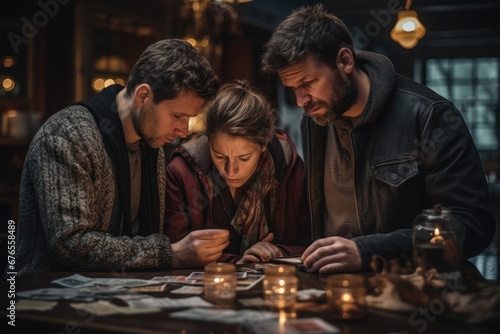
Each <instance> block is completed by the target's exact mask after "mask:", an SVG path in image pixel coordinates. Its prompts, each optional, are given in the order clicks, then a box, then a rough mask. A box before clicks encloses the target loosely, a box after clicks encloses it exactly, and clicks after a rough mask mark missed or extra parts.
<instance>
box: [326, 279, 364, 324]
mask: <svg viewBox="0 0 500 334" xmlns="http://www.w3.org/2000/svg"><path fill="white" fill-rule="evenodd" d="M365 294H366V289H365V280H364V278H363V276H359V275H351V274H340V275H333V276H330V277H328V280H327V286H326V295H327V301H328V306H329V308H330V309H331V310H332V312H333V313H332V316H333V317H334V318H335V319H344V320H355V319H361V318H363V317H365V315H366V304H365Z"/></svg>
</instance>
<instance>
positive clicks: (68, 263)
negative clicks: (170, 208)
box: [26, 129, 172, 270]
mask: <svg viewBox="0 0 500 334" xmlns="http://www.w3.org/2000/svg"><path fill="white" fill-rule="evenodd" d="M78 131H79V130H78V129H77V130H75V132H78ZM79 134H81V133H79ZM79 134H78V133H77V134H75V135H74V136H73V138H72V139H71V140H68V139H67V138H66V137H61V136H55V135H50V134H47V135H45V136H43V137H41V138H40V139H39V140H38V141H37V142H36V143H34V146H33V147H32V148H30V150H31V151H32V154H31V156H30V160H29V161H27V162H26V163H28V164H30V165H31V166H34V167H33V168H31V170H30V173H31V183H32V184H33V186H34V192H35V195H36V198H37V202H36V204H37V206H38V208H37V209H38V212H39V215H40V220H41V222H42V226H43V231H44V234H45V242H46V243H47V247H48V250H49V253H50V258H51V262H52V263H53V264H54V265H56V266H63V267H71V268H78V269H85V270H109V269H115V270H123V269H138V268H168V267H170V265H171V263H172V252H171V247H170V240H169V238H168V237H167V236H165V235H162V234H159V233H157V234H152V235H150V236H148V237H139V236H137V237H134V238H131V237H128V236H115V235H113V234H111V233H110V232H109V230H110V217H111V215H110V214H105V213H104V212H102V211H103V210H101V209H102V208H103V204H102V203H103V202H106V201H108V203H109V201H114V200H116V198H115V197H114V191H110V190H109V189H110V188H111V189H114V187H110V184H111V183H113V182H114V179H113V178H112V177H109V176H111V175H112V172H110V171H109V170H108V171H104V170H103V169H104V168H103V163H102V160H103V158H102V157H101V156H100V154H99V153H100V152H99V151H98V150H96V147H92V144H89V142H92V139H91V140H88V141H87V142H82V141H80V140H74V139H75V138H78V139H81V138H80V137H79ZM97 140H99V139H96V141H97ZM103 151H104V150H103ZM101 153H103V152H101ZM107 176H108V177H107ZM106 185H107V186H108V187H107V188H106V187H105V186H106ZM103 188H104V189H103ZM111 193H112V194H111ZM105 194H108V196H106V195H105ZM112 205H113V204H112V203H111V206H109V205H108V207H111V208H112V207H113V206H112Z"/></svg>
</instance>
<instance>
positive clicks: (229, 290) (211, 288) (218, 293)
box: [203, 262, 237, 306]
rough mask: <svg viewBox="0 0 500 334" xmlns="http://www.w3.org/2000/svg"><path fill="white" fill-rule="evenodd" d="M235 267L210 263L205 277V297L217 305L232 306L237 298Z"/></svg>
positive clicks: (206, 268)
mask: <svg viewBox="0 0 500 334" xmlns="http://www.w3.org/2000/svg"><path fill="white" fill-rule="evenodd" d="M236 284H237V283H236V274H235V266H234V264H231V263H215V262H213V263H209V264H207V265H206V266H205V274H204V275H203V293H204V294H203V296H204V297H205V299H206V300H208V301H209V302H212V303H214V304H216V305H222V306H223V305H225V304H232V303H233V301H234V299H235V298H236Z"/></svg>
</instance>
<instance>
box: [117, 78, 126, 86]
mask: <svg viewBox="0 0 500 334" xmlns="http://www.w3.org/2000/svg"><path fill="white" fill-rule="evenodd" d="M115 83H117V84H119V85H122V86H125V80H123V79H122V78H116V79H115Z"/></svg>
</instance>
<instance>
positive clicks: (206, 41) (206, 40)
mask: <svg viewBox="0 0 500 334" xmlns="http://www.w3.org/2000/svg"><path fill="white" fill-rule="evenodd" d="M209 44H210V42H209V41H208V39H206V38H204V39H202V40H201V46H203V47H204V48H206V47H207V46H208V45H209Z"/></svg>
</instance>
